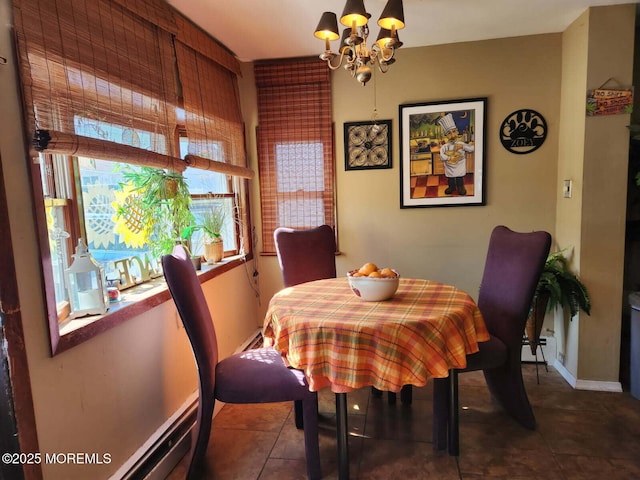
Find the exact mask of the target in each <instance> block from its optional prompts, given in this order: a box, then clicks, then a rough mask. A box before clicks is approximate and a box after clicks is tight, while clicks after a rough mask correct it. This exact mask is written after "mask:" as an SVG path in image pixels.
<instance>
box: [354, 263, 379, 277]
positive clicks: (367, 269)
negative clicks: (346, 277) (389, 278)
mask: <svg viewBox="0 0 640 480" xmlns="http://www.w3.org/2000/svg"><path fill="white" fill-rule="evenodd" d="M376 270H378V267H377V266H376V264H375V263H371V262H369V263H365V264H364V265H363V266H361V267H360V270H358V272H360V273H362V274H363V275H369V274H370V273H371V272H375V271H376Z"/></svg>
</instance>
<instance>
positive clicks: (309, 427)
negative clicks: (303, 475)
mask: <svg viewBox="0 0 640 480" xmlns="http://www.w3.org/2000/svg"><path fill="white" fill-rule="evenodd" d="M298 402H300V404H301V406H302V411H303V417H304V450H305V455H306V458H307V476H308V477H309V480H320V478H322V469H321V467H320V444H319V439H318V394H317V393H316V392H314V394H313V395H312V396H309V397H307V398H306V399H305V400H298V401H296V403H298Z"/></svg>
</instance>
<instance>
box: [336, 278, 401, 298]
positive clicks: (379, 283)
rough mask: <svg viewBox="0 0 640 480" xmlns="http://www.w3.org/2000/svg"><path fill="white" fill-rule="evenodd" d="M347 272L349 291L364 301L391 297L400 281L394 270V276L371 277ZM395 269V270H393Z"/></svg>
mask: <svg viewBox="0 0 640 480" xmlns="http://www.w3.org/2000/svg"><path fill="white" fill-rule="evenodd" d="M356 271H357V270H354V271H353V272H349V273H347V279H349V287H351V291H352V292H353V293H354V294H355V295H357V296H358V297H360V298H361V299H362V300H364V301H366V302H380V301H382V300H388V299H390V298H392V297H393V296H394V295H395V293H396V290H398V284H399V283H400V275H399V274H398V272H396V274H397V276H396V277H395V278H371V277H353V276H352V273H355V272H356ZM394 271H395V270H394Z"/></svg>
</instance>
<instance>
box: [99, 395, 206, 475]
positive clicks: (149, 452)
mask: <svg viewBox="0 0 640 480" xmlns="http://www.w3.org/2000/svg"><path fill="white" fill-rule="evenodd" d="M197 410H198V392H194V393H193V394H191V395H190V396H189V397H188V398H187V400H186V401H185V402H184V403H183V404H182V405H181V406H180V408H178V410H176V412H175V413H174V414H173V415H171V417H169V418H168V419H167V420H166V421H165V422H164V423H163V424H162V425H161V426H160V428H158V429H157V430H156V431H155V432H154V433H153V434H152V435H151V436H150V437H149V438H148V439H147V441H146V442H144V443H143V444H142V445H141V446H140V448H138V450H136V451H135V452H134V453H133V455H131V457H129V459H128V460H127V461H126V462H124V463H123V464H122V466H121V467H120V468H119V469H118V470H117V471H116V472H115V473H114V474H113V475H112V476H111V477H110V479H109V480H138V479H148V480H151V479H153V478H164V477H166V475H164V476H158V472H159V471H163V472H164V471H171V469H173V467H175V465H176V464H177V463H178V462H179V461H180V459H181V458H182V456H183V455H184V454H185V453H186V451H188V450H189V442H190V433H191V429H192V428H193V424H194V423H195V419H196V414H197ZM185 449H186V450H185Z"/></svg>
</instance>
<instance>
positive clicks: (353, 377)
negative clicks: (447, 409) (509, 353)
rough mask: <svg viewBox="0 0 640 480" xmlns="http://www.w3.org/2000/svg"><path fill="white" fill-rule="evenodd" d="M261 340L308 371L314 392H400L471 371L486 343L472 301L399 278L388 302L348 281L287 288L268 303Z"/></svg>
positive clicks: (429, 284) (443, 288)
mask: <svg viewBox="0 0 640 480" xmlns="http://www.w3.org/2000/svg"><path fill="white" fill-rule="evenodd" d="M263 334H264V336H265V339H267V342H270V343H271V344H273V345H274V347H275V348H276V349H277V350H278V351H280V352H282V354H283V355H285V356H286V359H287V361H288V363H289V364H290V365H291V366H292V367H294V368H298V369H301V370H304V372H305V374H306V375H307V378H308V379H309V387H310V389H311V390H312V391H317V390H320V389H321V388H324V387H327V386H330V387H331V390H332V391H333V392H336V393H343V392H348V391H351V390H353V389H357V388H361V387H365V386H369V385H371V386H374V387H376V388H378V389H380V390H386V391H392V392H397V391H400V389H401V388H402V386H403V385H409V384H411V385H416V386H422V385H425V384H426V383H427V381H428V380H429V378H434V377H446V376H447V375H448V370H449V369H450V368H452V367H456V368H463V367H465V366H466V354H469V353H474V352H477V351H478V343H477V342H481V341H486V340H488V339H489V334H488V332H487V329H486V326H485V323H484V320H483V319H482V315H481V314H480V310H479V309H478V307H477V305H476V304H475V302H474V301H473V299H472V298H471V297H470V296H469V295H468V294H467V293H465V292H463V291H462V290H459V289H457V288H455V287H453V286H451V285H445V284H442V283H437V282H432V281H429V280H418V279H411V278H401V279H400V285H399V287H398V291H397V292H396V294H395V296H394V298H393V299H391V300H387V301H384V302H365V301H363V300H362V299H360V298H359V297H356V296H355V295H354V294H353V293H352V292H351V290H350V288H349V284H348V281H347V279H346V278H335V279H328V280H317V281H315V282H309V283H304V284H300V285H296V286H295V287H290V288H285V289H283V290H281V291H280V292H278V293H277V294H275V295H274V296H273V298H272V299H271V302H270V303H269V309H268V311H267V314H266V317H265V322H264V328H263Z"/></svg>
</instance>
